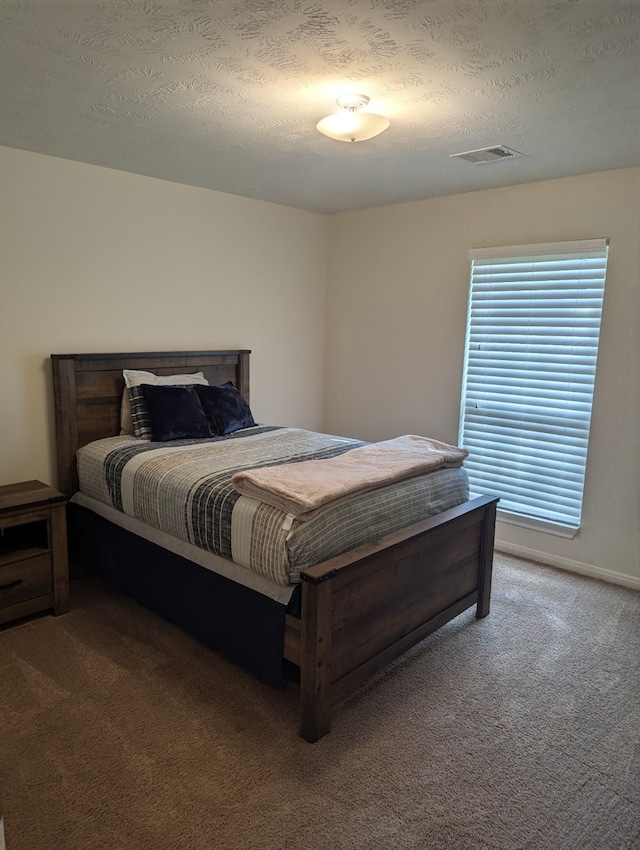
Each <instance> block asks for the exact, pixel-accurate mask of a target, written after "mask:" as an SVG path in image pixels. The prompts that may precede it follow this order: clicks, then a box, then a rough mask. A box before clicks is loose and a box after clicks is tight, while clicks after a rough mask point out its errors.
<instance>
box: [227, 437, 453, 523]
mask: <svg viewBox="0 0 640 850" xmlns="http://www.w3.org/2000/svg"><path fill="white" fill-rule="evenodd" d="M468 454H469V453H468V452H467V450H466V449H460V448H457V447H456V446H450V445H449V444H448V443H441V442H440V441H439V440H431V439H429V438H428V437H419V436H416V435H413V434H407V435H405V436H403V437H396V438H395V439H394V440H385V441H384V442H381V443H370V444H368V445H366V446H360V447H358V448H355V449H350V450H349V451H347V452H345V453H344V454H341V455H339V456H338V457H334V458H328V459H325V460H306V461H300V462H299V463H287V464H283V465H281V466H268V467H259V468H257V469H249V470H246V471H245V472H237V473H236V474H235V475H234V476H233V478H232V479H231V483H232V485H233V487H234V488H235V489H236V490H237V491H238V493H241V494H242V495H243V496H250V497H251V498H252V499H258V500H259V501H261V502H266V503H267V504H269V505H273V506H274V507H276V508H280V510H282V511H284V512H285V513H287V514H291V515H292V516H294V517H296V519H300V520H308V519H311V518H312V517H313V516H315V514H317V512H318V511H319V510H320V509H321V508H323V507H324V506H325V505H327V504H328V503H330V502H331V503H333V502H335V501H336V500H338V499H342V498H345V497H347V496H352V495H354V494H357V493H364V492H366V491H368V490H375V489H376V488H378V487H384V486H385V485H387V484H393V483H394V482H396V481H400V480H402V479H404V478H413V477H415V476H416V475H424V474H425V473H428V472H432V471H433V470H435V469H440V468H442V467H444V466H449V467H452V466H461V464H462V462H463V460H464V459H465V458H466V457H467V455H468Z"/></svg>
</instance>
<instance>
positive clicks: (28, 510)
mask: <svg viewBox="0 0 640 850" xmlns="http://www.w3.org/2000/svg"><path fill="white" fill-rule="evenodd" d="M66 505H67V500H66V498H65V496H64V495H63V494H62V493H59V492H58V491H57V490H54V489H53V487H48V486H47V485H46V484H43V483H42V482H41V481H23V482H21V483H20V484H7V485H5V486H4V487H0V624H2V623H7V622H9V621H10V620H17V619H19V618H20V617H26V616H28V615H29V614H35V613H36V612H38V611H46V610H47V609H49V608H53V613H54V614H65V613H66V612H67V611H68V610H69V566H68V561H67V522H66Z"/></svg>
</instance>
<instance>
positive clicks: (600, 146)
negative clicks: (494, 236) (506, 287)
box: [0, 0, 640, 212]
mask: <svg viewBox="0 0 640 850" xmlns="http://www.w3.org/2000/svg"><path fill="white" fill-rule="evenodd" d="M639 57H640V0H628V2H622V1H620V2H618V0H445V2H417V0H342V2H313V0H282V2H277V1H276V0H242V2H240V0H217V1H216V0H182V1H181V0H102V2H101V0H75V1H74V2H71V0H1V2H0V145H6V146H8V147H13V148H20V149H23V150H29V151H35V152H38V153H43V154H50V155H53V156H59V157H64V158H65V159H71V160H78V161H81V162H88V163H93V164H96V165H102V166H107V167H109V168H117V169H120V170H123V171H130V172H135V173H138V174H146V175H150V176H153V177H160V178H164V179H167V180H172V181H176V182H179V183H186V184H189V185H193V186H202V187H206V188H210V189H218V190H220V191H223V192H231V193H234V194H237V195H244V196H247V197H251V198H260V199H263V200H269V201H275V202H277V203H281V204H287V205H289V206H293V207H300V208H303V209H308V210H317V211H320V212H336V211H339V210H346V209H358V208H363V207H372V206H378V205H382V204H392V203H398V202H402V201H408V200H418V199H423V198H430V197H436V196H440V195H445V194H451V193H455V192H464V191H469V190H473V189H482V188H489V187H495V186H504V185H509V184H514V183H523V182H528V181H532V180H541V179H547V178H554V177H561V176H567V175H572V174H580V173H586V172H591V171H602V170H608V169H612V168H623V167H629V166H637V165H640V94H639V92H640V60H639ZM350 92H361V93H363V94H366V95H368V96H369V97H370V98H371V103H370V104H369V107H368V108H369V109H370V111H375V112H379V113H382V114H384V115H386V116H387V117H388V118H390V120H391V127H390V129H389V130H387V131H386V132H385V133H383V134H382V135H381V136H378V137H377V138H375V139H372V140H370V141H367V142H359V143H354V144H350V143H344V142H336V141H333V140H331V139H327V138H325V137H324V136H321V135H320V134H319V133H318V132H317V131H316V129H315V125H316V123H317V121H318V120H319V119H320V118H322V117H324V116H325V115H327V114H329V113H331V112H335V111H336V110H337V106H336V103H335V99H336V97H338V96H339V95H341V94H345V93H350ZM497 144H502V145H506V146H508V147H509V148H512V149H515V150H516V151H518V152H520V153H522V154H523V156H522V157H517V158H514V159H511V160H504V161H498V162H492V163H489V164H483V165H473V164H470V163H467V162H463V161H461V160H457V159H450V158H449V155H450V154H453V153H459V152H462V151H468V150H470V149H475V148H481V147H486V146H490V145H497Z"/></svg>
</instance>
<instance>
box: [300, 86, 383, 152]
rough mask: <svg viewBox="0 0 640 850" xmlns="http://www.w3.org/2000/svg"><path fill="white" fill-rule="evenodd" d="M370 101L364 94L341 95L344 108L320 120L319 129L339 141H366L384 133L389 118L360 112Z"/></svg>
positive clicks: (340, 100)
mask: <svg viewBox="0 0 640 850" xmlns="http://www.w3.org/2000/svg"><path fill="white" fill-rule="evenodd" d="M368 103H369V98H368V97H367V96H366V95H364V94H349V95H344V97H339V98H338V100H337V104H338V106H341V107H342V109H341V110H340V112H335V113H334V114H333V115H328V116H327V117H326V118H323V119H322V121H318V123H317V125H316V128H317V130H318V131H319V132H320V133H322V134H323V135H325V136H328V137H329V138H330V139H336V140H337V141H338V142H364V141H365V140H366V139H372V138H373V137H374V136H378V135H379V134H380V133H383V132H384V131H385V130H386V129H387V127H388V126H389V119H388V118H385V117H384V116H383V115H376V114H375V113H374V112H358V110H359V109H362V107H363V106H366V105H367V104H368Z"/></svg>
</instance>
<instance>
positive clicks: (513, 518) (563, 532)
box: [497, 509, 580, 540]
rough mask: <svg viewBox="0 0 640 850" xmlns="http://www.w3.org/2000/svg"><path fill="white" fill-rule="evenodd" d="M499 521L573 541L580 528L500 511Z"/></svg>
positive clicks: (498, 513)
mask: <svg viewBox="0 0 640 850" xmlns="http://www.w3.org/2000/svg"><path fill="white" fill-rule="evenodd" d="M497 520H498V521H499V522H506V523H507V524H508V525H518V526H520V527H521V528H530V529H531V530H532V531H542V532H544V533H545V534H555V536H556V537H566V538H567V539H568V540H573V538H574V537H575V536H576V534H577V533H578V531H579V530H580V529H579V528H568V527H567V526H566V525H558V523H555V522H550V521H549V520H545V519H531V517H525V516H520V515H519V514H512V513H508V512H507V511H501V510H500V509H498V512H497Z"/></svg>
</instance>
